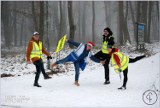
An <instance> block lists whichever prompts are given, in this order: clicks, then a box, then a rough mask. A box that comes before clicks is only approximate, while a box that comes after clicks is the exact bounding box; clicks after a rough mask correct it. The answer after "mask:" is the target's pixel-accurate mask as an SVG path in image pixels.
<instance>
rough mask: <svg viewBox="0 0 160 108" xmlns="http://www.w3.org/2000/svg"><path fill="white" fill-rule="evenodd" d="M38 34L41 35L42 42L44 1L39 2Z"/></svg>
mask: <svg viewBox="0 0 160 108" xmlns="http://www.w3.org/2000/svg"><path fill="white" fill-rule="evenodd" d="M39 33H40V35H41V36H40V39H41V40H43V35H44V1H40V16H39Z"/></svg>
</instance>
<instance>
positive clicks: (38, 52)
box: [26, 32, 52, 87]
mask: <svg viewBox="0 0 160 108" xmlns="http://www.w3.org/2000/svg"><path fill="white" fill-rule="evenodd" d="M42 53H44V54H45V55H47V59H48V60H49V59H52V57H51V55H50V54H49V53H48V52H47V51H46V50H45V48H44V46H43V44H42V42H41V41H40V40H39V33H38V32H34V33H33V36H32V37H31V40H30V41H29V44H28V48H27V54H26V58H27V63H28V64H31V61H30V59H31V60H32V62H33V64H34V65H35V67H36V70H37V72H36V76H35V80H34V84H33V86H36V87H42V86H40V85H39V84H38V80H39V75H40V72H41V71H42V74H43V76H44V79H50V78H51V77H49V76H48V75H47V74H46V73H45V70H44V66H43V60H42Z"/></svg>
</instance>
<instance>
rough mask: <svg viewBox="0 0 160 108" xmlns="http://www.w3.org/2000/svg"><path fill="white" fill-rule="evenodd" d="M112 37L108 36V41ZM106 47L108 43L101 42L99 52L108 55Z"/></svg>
mask: <svg viewBox="0 0 160 108" xmlns="http://www.w3.org/2000/svg"><path fill="white" fill-rule="evenodd" d="M111 37H112V36H109V37H108V39H110V38H111ZM107 45H108V41H104V42H102V47H101V51H102V52H103V53H105V54H109V52H108V50H107Z"/></svg>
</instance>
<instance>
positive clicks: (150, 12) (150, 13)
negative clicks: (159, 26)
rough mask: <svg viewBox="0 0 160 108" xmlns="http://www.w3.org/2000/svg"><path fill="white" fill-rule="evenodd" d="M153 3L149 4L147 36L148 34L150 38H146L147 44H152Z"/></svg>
mask: <svg viewBox="0 0 160 108" xmlns="http://www.w3.org/2000/svg"><path fill="white" fill-rule="evenodd" d="M152 5H153V3H152V2H149V13H148V30H147V32H148V33H147V34H148V38H146V41H147V42H151V41H150V40H151V39H150V31H151V18H152Z"/></svg>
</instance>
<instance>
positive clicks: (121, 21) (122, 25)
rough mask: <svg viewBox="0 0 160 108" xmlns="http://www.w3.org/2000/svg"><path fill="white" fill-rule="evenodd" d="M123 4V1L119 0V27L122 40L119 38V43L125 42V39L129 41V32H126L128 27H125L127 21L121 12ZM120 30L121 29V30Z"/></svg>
mask: <svg viewBox="0 0 160 108" xmlns="http://www.w3.org/2000/svg"><path fill="white" fill-rule="evenodd" d="M123 9H124V6H123V1H119V25H120V26H119V27H120V28H119V29H120V32H122V33H120V34H121V37H120V39H121V38H122V40H120V44H122V45H123V44H125V43H126V41H127V40H128V41H129V43H131V40H130V37H129V32H128V27H127V21H126V20H125V18H124V12H123ZM121 30H122V31H121Z"/></svg>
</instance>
